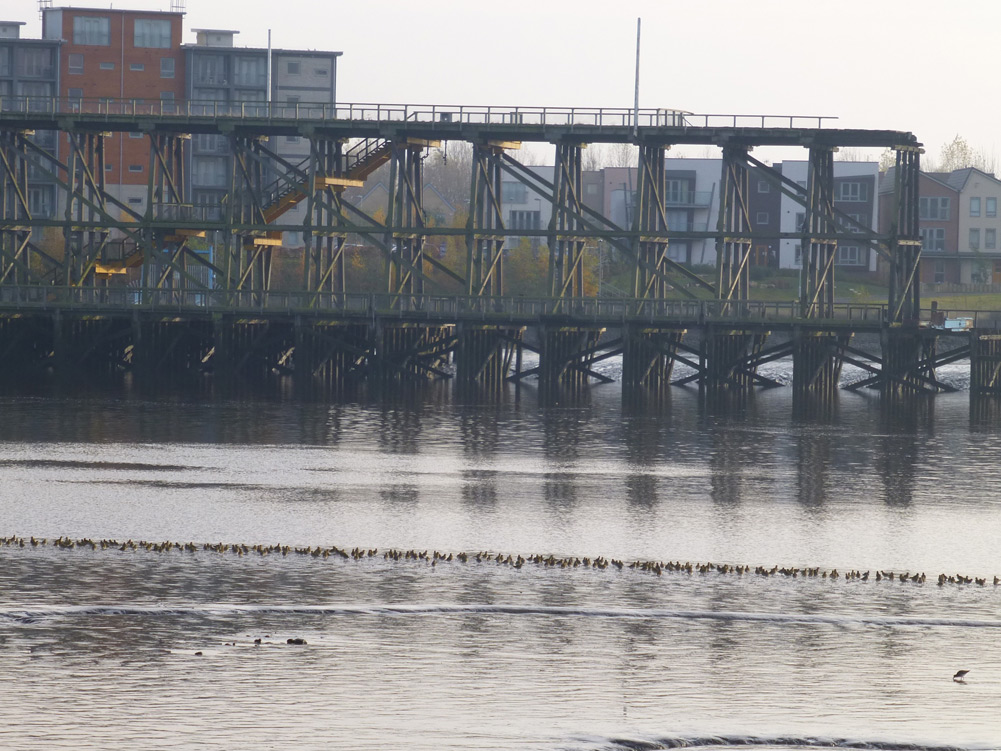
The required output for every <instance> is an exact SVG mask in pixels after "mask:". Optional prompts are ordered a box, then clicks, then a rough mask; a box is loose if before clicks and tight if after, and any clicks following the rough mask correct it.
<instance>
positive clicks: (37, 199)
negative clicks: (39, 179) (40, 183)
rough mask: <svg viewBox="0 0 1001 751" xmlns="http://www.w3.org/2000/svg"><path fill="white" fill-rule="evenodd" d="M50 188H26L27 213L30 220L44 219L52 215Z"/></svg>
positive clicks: (52, 205)
mask: <svg viewBox="0 0 1001 751" xmlns="http://www.w3.org/2000/svg"><path fill="white" fill-rule="evenodd" d="M54 203H55V202H54V201H53V193H52V188H46V187H42V188H28V211H29V212H30V213H31V216H32V218H35V219H44V218H47V217H51V216H52V215H53V213H54V209H55V206H54Z"/></svg>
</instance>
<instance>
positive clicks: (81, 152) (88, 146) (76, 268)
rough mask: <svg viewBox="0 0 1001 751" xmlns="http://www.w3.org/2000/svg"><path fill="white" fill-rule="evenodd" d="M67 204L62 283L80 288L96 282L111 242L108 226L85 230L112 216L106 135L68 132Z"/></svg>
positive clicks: (64, 226)
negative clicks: (106, 182) (106, 177)
mask: <svg viewBox="0 0 1001 751" xmlns="http://www.w3.org/2000/svg"><path fill="white" fill-rule="evenodd" d="M67 136H68V138H69V157H68V165H67V183H68V190H67V191H66V206H65V209H66V210H65V213H64V225H63V237H64V242H65V247H66V253H65V256H64V258H63V274H62V277H63V282H64V283H65V284H67V285H69V286H73V287H79V286H82V285H84V284H90V283H93V282H94V280H95V277H94V267H95V266H96V264H97V262H98V261H99V260H100V259H101V257H102V255H103V252H104V246H105V245H106V243H107V242H108V236H109V231H108V230H107V229H91V228H87V229H83V228H81V225H84V224H97V225H101V224H102V223H104V222H105V221H106V217H107V216H108V215H109V212H108V208H107V205H106V201H105V197H106V193H105V189H104V174H105V170H104V134H103V133H90V132H88V133H74V132H71V133H68V134H67Z"/></svg>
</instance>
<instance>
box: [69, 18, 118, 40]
mask: <svg viewBox="0 0 1001 751" xmlns="http://www.w3.org/2000/svg"><path fill="white" fill-rule="evenodd" d="M73 44H88V45H92V46H95V47H107V46H108V45H110V44H111V20H110V19H109V18H107V17H105V16H74V18H73Z"/></svg>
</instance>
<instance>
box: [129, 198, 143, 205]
mask: <svg viewBox="0 0 1001 751" xmlns="http://www.w3.org/2000/svg"><path fill="white" fill-rule="evenodd" d="M129 203H130V204H132V205H133V206H142V205H143V199H142V198H137V197H135V196H132V197H131V198H129Z"/></svg>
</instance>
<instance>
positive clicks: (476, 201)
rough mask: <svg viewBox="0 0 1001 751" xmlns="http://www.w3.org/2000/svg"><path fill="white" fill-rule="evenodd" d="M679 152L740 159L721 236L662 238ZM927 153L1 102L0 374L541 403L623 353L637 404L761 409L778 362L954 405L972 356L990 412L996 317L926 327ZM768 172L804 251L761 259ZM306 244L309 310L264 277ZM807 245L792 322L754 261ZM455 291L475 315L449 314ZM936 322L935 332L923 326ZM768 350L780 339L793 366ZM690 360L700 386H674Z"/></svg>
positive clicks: (637, 115) (757, 129)
mask: <svg viewBox="0 0 1001 751" xmlns="http://www.w3.org/2000/svg"><path fill="white" fill-rule="evenodd" d="M116 132H118V133H124V132H128V133H131V134H141V135H142V137H144V138H146V139H147V140H148V143H149V159H148V163H147V165H146V170H145V172H146V174H147V175H148V184H147V187H146V200H145V207H144V209H143V210H142V211H139V210H136V208H134V207H133V206H131V205H129V204H127V203H123V202H122V201H121V200H119V199H118V198H117V197H116V196H115V195H114V192H113V191H111V190H109V187H108V186H107V185H106V184H105V172H106V170H105V156H106V155H105V152H104V139H105V136H106V134H108V133H116ZM42 133H49V134H51V133H56V134H57V137H55V138H51V137H50V138H44V139H43V138H39V134H42ZM198 135H213V136H218V137H221V141H222V142H224V143H225V144H226V147H227V148H228V152H229V156H230V157H231V158H230V162H231V164H232V170H231V173H230V175H229V176H228V191H227V195H226V199H225V200H224V201H223V202H222V204H221V205H219V206H212V207H208V206H203V205H196V204H193V203H192V202H191V200H190V198H189V196H188V192H189V182H190V181H189V180H188V179H187V175H186V174H185V171H186V166H187V164H188V152H189V142H190V139H191V138H192V137H193V136H198ZM285 136H295V137H299V138H301V139H306V141H307V142H308V144H309V156H308V157H307V158H306V159H304V160H303V161H301V162H298V163H293V162H291V161H289V160H288V159H286V158H283V157H281V156H280V155H279V154H278V153H276V151H275V150H274V149H272V148H270V147H269V141H268V139H271V138H276V137H285ZM448 141H451V142H456V141H461V142H466V143H468V144H471V147H472V157H473V158H472V172H471V175H470V193H469V196H470V200H469V218H468V221H467V223H466V226H465V227H459V228H446V227H433V226H430V224H429V222H428V221H427V216H426V211H425V208H424V195H423V189H424V188H423V186H424V183H423V158H424V156H425V155H426V153H427V150H428V149H430V148H434V147H436V146H438V145H440V144H441V143H442V142H448ZM523 143H535V144H546V145H547V146H548V147H550V148H552V149H553V150H554V159H553V162H554V165H555V167H554V169H553V173H552V175H551V177H545V176H542V175H540V174H538V171H536V170H532V169H529V168H528V167H527V166H526V165H524V164H522V163H521V162H519V161H518V159H517V158H516V156H517V152H518V149H519V147H520V146H521V145H522V144H523ZM595 143H629V144H634V145H636V146H637V147H638V163H637V168H638V170H637V172H638V184H637V186H636V187H637V190H636V201H635V203H636V210H635V211H634V212H633V218H632V222H631V224H630V226H621V225H618V224H616V223H615V222H613V221H612V220H611V219H610V218H609V217H606V216H604V215H602V214H601V213H600V212H598V211H595V210H593V209H591V208H589V207H588V206H587V205H586V204H585V202H584V201H583V198H582V153H583V149H584V148H586V146H587V145H588V144H595ZM674 145H705V146H715V147H719V148H720V149H721V151H722V162H721V164H722V173H721V178H720V200H719V213H718V217H717V224H716V227H715V229H714V230H706V231H696V230H692V229H685V230H678V229H672V228H671V227H670V226H669V223H668V203H667V197H666V190H665V155H666V152H667V150H668V149H669V148H670V147H671V146H674ZM768 146H785V147H789V146H792V147H797V148H801V149H804V150H805V151H806V156H807V162H808V165H809V168H808V179H807V181H806V185H805V187H804V186H803V185H801V184H799V183H796V182H794V181H792V180H790V179H789V178H788V177H786V176H784V175H783V174H782V173H781V172H779V171H777V170H775V169H772V168H771V167H770V166H769V165H767V164H765V163H764V162H762V161H760V160H758V159H756V158H755V157H754V156H752V153H751V152H752V150H753V149H754V148H755V147H768ZM839 147H851V148H866V147H875V148H881V149H892V150H893V152H894V153H895V158H896V169H895V170H894V180H895V181H896V190H895V196H896V197H897V200H896V205H895V206H894V210H893V212H892V216H891V218H890V222H889V231H888V232H887V233H885V234H880V233H878V232H874V231H873V230H872V229H870V228H868V227H863V226H861V225H859V224H858V223H857V222H856V221H855V220H854V219H852V217H850V216H848V215H846V214H843V213H841V212H840V211H838V210H837V209H836V208H835V205H834V163H833V159H834V156H833V155H834V153H835V151H836V150H837V149H838V148H839ZM920 153H921V144H920V143H919V142H918V141H917V140H916V138H915V137H914V136H913V134H911V133H907V132H900V131H891V130H886V131H880V130H851V129H838V128H835V127H832V126H831V123H830V120H829V119H825V118H803V117H769V116H734V115H696V114H692V113H686V112H681V111H677V110H664V109H656V110H649V109H648V110H638V111H633V110H626V109H581V108H520V107H461V106H457V107H450V106H413V105H379V104H343V105H309V104H288V105H286V104H272V103H242V104H235V105H234V104H220V103H214V102H176V101H171V102H156V103H153V104H150V103H144V102H142V101H139V100H108V99H102V100H93V101H91V100H81V99H71V100H63V99H48V98H45V99H33V98H24V97H0V369H11V368H15V369H19V368H28V369H30V368H34V367H55V368H57V369H61V370H63V371H67V370H72V369H77V368H81V367H98V368H111V369H120V368H132V369H135V370H136V371H137V372H150V373H155V372H159V371H164V370H171V371H176V370H182V371H198V370H203V369H211V370H212V371H213V372H214V373H216V374H218V375H223V374H230V375H237V374H239V373H252V372H253V373H267V372H274V371H288V372H294V373H295V374H296V375H297V377H299V378H300V379H301V380H310V381H320V382H323V383H328V384H331V385H336V384H342V383H344V382H346V381H348V380H351V379H356V378H359V377H369V378H372V377H378V378H381V379H390V380H407V379H426V378H444V377H452V376H455V377H458V378H459V379H460V380H462V381H464V382H469V383H474V384H480V385H481V386H485V387H488V388H496V387H498V386H499V385H500V384H502V383H503V382H504V381H505V380H511V379H513V380H520V379H523V378H525V377H526V376H529V375H537V376H538V377H539V381H540V385H541V386H542V387H543V388H547V389H549V388H580V387H583V386H584V385H586V384H587V383H588V382H589V381H593V380H599V381H600V380H603V379H605V378H606V377H605V376H603V375H601V374H600V373H599V372H598V371H596V370H595V369H594V367H593V366H594V364H595V363H596V362H597V361H598V360H600V359H602V358H607V357H612V356H619V355H621V356H622V358H623V379H624V381H625V382H626V383H627V384H628V385H630V386H632V387H637V388H647V389H655V390H656V389H663V388H666V387H667V386H668V385H669V384H671V383H672V382H682V383H685V382H697V383H699V384H700V385H702V386H708V387H723V388H735V389H748V388H753V387H755V386H761V385H769V382H768V379H767V378H765V377H764V376H762V375H761V374H760V373H758V370H757V369H758V366H759V365H760V364H763V363H765V362H768V361H769V360H773V359H776V358H779V357H785V356H790V355H791V356H792V357H793V360H794V379H793V382H794V386H795V388H796V389H797V390H798V391H803V392H818V393H824V394H826V393H831V392H832V391H833V390H834V389H836V388H837V385H838V375H839V372H840V369H841V364H842V363H843V362H853V363H854V364H860V365H861V366H862V367H863V368H864V369H865V370H867V372H870V373H871V378H869V379H868V383H869V384H872V385H878V386H880V387H881V388H883V389H884V390H888V391H891V392H901V391H908V392H909V391H938V390H942V389H944V388H946V387H945V386H944V385H943V384H942V383H941V382H940V381H938V380H937V379H936V378H935V375H934V368H935V367H936V365H938V364H941V363H942V362H945V361H949V360H951V359H956V358H958V357H964V356H968V357H971V360H972V361H973V362H974V365H973V369H972V372H973V373H974V374H975V378H974V381H975V386H976V388H978V389H984V390H988V391H993V390H997V389H999V388H1001V384H999V380H1001V379H999V378H998V370H999V368H998V367H996V366H995V365H994V363H1001V347H999V346H998V345H997V344H996V343H995V339H994V338H992V337H993V336H994V334H993V333H992V330H993V328H994V319H993V318H991V319H989V320H988V319H984V320H983V321H982V323H983V327H978V328H977V329H976V331H975V333H973V334H965V335H964V336H966V337H967V338H968V339H969V342H967V343H966V344H964V345H963V346H962V347H959V348H956V347H954V348H952V349H950V350H949V351H948V352H947V353H945V354H942V355H940V354H939V353H938V351H937V346H936V343H937V342H938V340H939V338H940V337H941V332H940V330H939V329H937V328H930V327H922V326H921V325H920V323H921V321H922V315H923V314H922V310H921V306H920V299H919V285H918V280H919V274H918V270H919V264H920V255H921V241H920V236H919V231H918V197H919V196H918V176H919V170H920ZM387 164H388V166H389V167H388V169H389V178H388V190H387V194H388V197H387V203H386V207H385V212H384V217H385V218H381V217H379V216H374V215H372V214H369V213H366V212H364V211H362V210H361V209H360V208H358V207H357V206H354V205H353V204H352V203H350V202H349V201H346V200H344V191H345V190H347V189H348V188H351V187H357V186H360V185H361V184H362V183H363V181H364V179H365V178H366V177H368V176H369V175H370V174H372V172H373V171H374V170H375V169H377V168H379V167H381V166H383V165H387ZM752 170H753V171H754V174H755V177H756V178H757V179H764V180H766V181H768V182H769V183H770V184H771V185H772V186H773V187H774V189H776V190H778V191H781V192H782V193H783V194H785V195H787V196H789V197H790V198H791V199H793V200H794V201H796V202H797V203H799V204H800V205H801V206H802V207H803V211H804V215H805V221H804V223H803V227H802V230H801V231H797V232H795V233H778V235H775V234H771V235H769V236H768V237H767V238H765V237H763V236H762V235H761V234H760V232H756V231H755V230H754V229H752V222H751V220H750V216H749V210H748V205H749V174H750V172H751V171H752ZM505 175H506V176H508V177H513V178H514V179H516V180H518V181H520V182H522V183H524V184H525V185H527V186H528V187H529V188H530V189H531V190H532V191H533V192H534V193H535V194H537V195H540V196H542V197H543V200H545V201H547V202H548V203H550V208H551V217H552V218H551V220H550V222H549V225H548V226H547V227H541V228H538V229H522V228H518V229H511V228H508V227H506V226H505V221H504V216H503V213H502V210H501V179H502V177H503V176H505ZM40 178H41V179H45V180H48V181H50V183H51V184H53V185H55V186H56V187H57V192H58V195H59V199H58V202H57V203H58V206H59V211H58V213H57V215H56V216H50V217H41V216H34V215H33V212H32V210H31V202H30V201H29V196H28V194H29V192H28V185H29V182H30V181H31V180H32V179H36V180H37V179H40ZM295 207H302V208H300V209H299V210H297V211H296V212H292V211H291V209H293V208H295ZM379 213H380V214H381V213H382V212H379ZM293 215H295V216H298V217H300V218H299V219H297V220H295V221H293V220H292V219H291V218H290V217H291V216H293ZM50 228H55V231H56V232H58V233H59V235H60V237H61V238H62V246H63V249H62V251H61V252H60V253H58V254H56V253H53V252H52V251H51V250H50V249H47V248H46V247H43V245H42V244H41V243H39V242H38V235H39V233H40V232H41V231H45V230H47V229H50ZM289 231H294V232H300V233H302V237H303V240H304V245H305V249H304V251H303V253H302V258H301V272H302V275H301V280H302V281H301V285H300V287H299V289H298V290H295V291H289V290H278V289H274V288H273V285H272V273H271V272H272V256H273V254H274V253H275V249H276V248H277V247H280V246H281V244H282V239H281V238H282V234H283V233H284V232H289ZM443 236H444V237H447V236H452V237H455V236H458V237H460V238H461V239H462V241H463V242H464V245H465V250H466V253H465V258H464V259H463V261H462V262H460V263H457V264H453V265H451V266H449V265H448V264H447V263H446V262H445V260H444V259H442V258H440V257H439V256H438V255H437V254H436V253H432V252H428V251H427V248H428V245H429V243H428V241H429V238H433V237H439V238H440V237H443ZM510 236H518V237H524V236H530V237H538V238H539V239H540V241H544V242H545V247H546V249H547V250H546V252H547V254H548V258H547V261H548V265H547V289H548V293H549V294H548V296H547V297H546V298H544V299H539V300H526V299H523V298H520V297H514V296H511V295H510V294H509V291H508V290H507V289H506V287H505V278H504V265H505V264H504V258H505V251H504V247H505V241H506V240H507V238H508V237H510ZM849 237H850V239H851V240H852V242H853V243H854V244H859V243H860V242H861V243H863V244H865V245H867V246H868V247H869V248H871V249H872V250H873V251H874V252H876V253H878V254H879V255H880V256H881V257H882V258H883V259H884V261H885V263H886V266H887V268H888V269H889V294H888V299H887V300H886V301H885V303H883V304H880V305H875V306H844V305H839V304H837V303H836V302H835V297H834V272H835V266H834V261H835V255H836V248H837V243H838V240H839V239H847V238H849ZM348 238H359V239H360V240H361V242H363V243H365V244H366V245H367V246H369V247H371V248H372V252H373V253H378V254H380V255H381V257H382V260H383V264H384V271H385V273H384V279H385V288H384V290H383V291H382V292H381V293H379V294H359V293H358V292H357V291H355V290H352V289H350V288H349V285H348V282H347V274H346V273H345V272H346V269H345V244H346V242H347V240H348ZM789 238H793V239H796V240H797V241H799V242H800V243H801V245H802V274H801V277H800V285H799V296H798V301H797V302H796V303H795V304H789V305H785V306H775V305H768V304H765V303H761V302H757V301H755V300H754V299H753V298H752V295H751V286H750V274H749V271H750V265H751V257H752V254H751V253H752V244H753V243H754V242H755V241H760V240H762V239H768V240H774V239H789ZM203 239H204V240H209V239H211V240H212V245H213V247H214V248H215V252H214V253H213V254H212V255H211V256H209V255H206V254H204V253H201V252H198V250H197V248H196V247H195V246H196V245H197V244H198V242H199V241H201V240H203ZM691 239H709V240H712V241H714V242H715V247H716V258H717V262H716V273H715V274H714V275H713V277H712V278H705V277H704V276H702V275H699V274H697V273H695V272H694V271H693V270H692V269H690V268H688V267H687V266H685V265H684V264H681V263H679V262H677V261H675V260H673V259H672V258H671V257H670V256H669V254H668V247H669V244H670V242H671V241H672V240H691ZM594 240H602V241H604V242H605V243H607V245H608V246H609V247H611V248H613V249H614V250H615V251H616V252H617V253H618V254H619V255H620V257H622V258H626V259H629V261H630V263H631V264H632V267H633V275H632V279H633V284H632V289H631V290H630V291H629V292H630V296H629V297H627V298H623V299H617V300H607V299H603V298H594V297H589V296H587V295H586V294H585V286H584V254H585V246H586V244H587V243H588V241H594ZM431 269H434V270H435V272H436V273H435V274H432V273H430V270H431ZM441 276H445V277H447V278H448V279H450V280H451V282H452V283H453V284H459V285H461V287H462V289H464V291H465V294H464V295H460V296H456V295H454V294H443V291H442V290H441V289H439V288H438V285H439V282H437V281H436V279H438V278H440V277H441ZM930 316H931V314H930V313H929V312H925V313H924V317H925V320H926V321H930ZM984 327H987V328H990V329H991V330H990V331H988V330H986V328H984ZM862 331H865V332H870V333H873V332H875V333H878V334H879V337H880V342H881V347H880V352H878V353H872V352H863V351H862V350H860V349H857V348H855V347H853V345H852V343H851V340H852V336H853V335H854V334H855V333H858V332H862ZM526 332H529V333H528V335H526ZM775 332H780V333H782V334H783V337H782V341H780V342H778V343H775ZM770 334H771V335H772V337H773V339H772V340H771V341H770V340H769V335H770ZM526 349H527V350H533V351H535V352H536V353H538V355H539V359H538V364H537V365H533V366H532V367H530V368H526V367H524V366H523V361H522V353H523V352H524V351H525V350H526ZM676 363H682V364H684V365H686V366H688V367H689V368H690V369H691V371H692V372H691V374H688V375H685V376H683V377H680V378H677V377H673V376H672V373H673V368H674V365H675V364H676ZM978 373H980V374H982V375H981V376H977V375H976V374H978Z"/></svg>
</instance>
